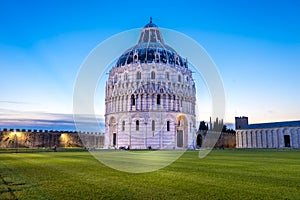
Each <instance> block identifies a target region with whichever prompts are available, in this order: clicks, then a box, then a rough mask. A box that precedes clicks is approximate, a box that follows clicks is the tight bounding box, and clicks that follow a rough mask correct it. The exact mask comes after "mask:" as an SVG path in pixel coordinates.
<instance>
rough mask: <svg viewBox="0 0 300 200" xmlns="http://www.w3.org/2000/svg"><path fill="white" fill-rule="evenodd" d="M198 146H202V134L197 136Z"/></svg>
mask: <svg viewBox="0 0 300 200" xmlns="http://www.w3.org/2000/svg"><path fill="white" fill-rule="evenodd" d="M196 145H197V147H198V148H200V147H201V146H202V135H200V134H198V135H197V141H196Z"/></svg>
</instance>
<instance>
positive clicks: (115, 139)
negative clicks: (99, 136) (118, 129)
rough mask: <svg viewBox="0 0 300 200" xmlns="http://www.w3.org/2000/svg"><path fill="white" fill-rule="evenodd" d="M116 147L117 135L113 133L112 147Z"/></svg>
mask: <svg viewBox="0 0 300 200" xmlns="http://www.w3.org/2000/svg"><path fill="white" fill-rule="evenodd" d="M116 145H117V134H116V133H113V146H116Z"/></svg>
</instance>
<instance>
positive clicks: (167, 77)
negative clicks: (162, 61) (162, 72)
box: [166, 72, 170, 80]
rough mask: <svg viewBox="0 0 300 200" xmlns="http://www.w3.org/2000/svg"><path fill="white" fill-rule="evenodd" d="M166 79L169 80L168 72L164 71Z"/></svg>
mask: <svg viewBox="0 0 300 200" xmlns="http://www.w3.org/2000/svg"><path fill="white" fill-rule="evenodd" d="M166 79H167V80H170V73H169V72H166Z"/></svg>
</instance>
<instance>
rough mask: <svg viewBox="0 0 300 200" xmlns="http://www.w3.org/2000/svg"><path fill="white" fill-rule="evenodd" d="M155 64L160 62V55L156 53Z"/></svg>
mask: <svg viewBox="0 0 300 200" xmlns="http://www.w3.org/2000/svg"><path fill="white" fill-rule="evenodd" d="M155 62H156V63H158V62H159V53H155Z"/></svg>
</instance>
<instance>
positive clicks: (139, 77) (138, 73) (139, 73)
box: [136, 71, 142, 80]
mask: <svg viewBox="0 0 300 200" xmlns="http://www.w3.org/2000/svg"><path fill="white" fill-rule="evenodd" d="M141 78H142V74H141V72H140V71H138V72H137V73H136V79H137V80H141Z"/></svg>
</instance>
